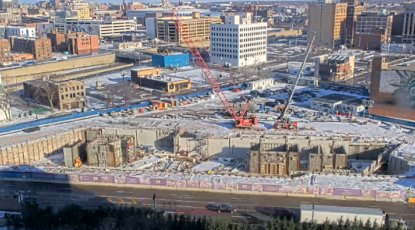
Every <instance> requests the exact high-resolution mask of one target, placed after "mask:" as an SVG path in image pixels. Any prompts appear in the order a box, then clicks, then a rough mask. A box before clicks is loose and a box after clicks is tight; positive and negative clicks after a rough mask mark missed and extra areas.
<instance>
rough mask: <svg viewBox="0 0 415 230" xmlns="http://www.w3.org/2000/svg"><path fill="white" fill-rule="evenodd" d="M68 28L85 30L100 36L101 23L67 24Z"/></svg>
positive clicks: (73, 30)
mask: <svg viewBox="0 0 415 230" xmlns="http://www.w3.org/2000/svg"><path fill="white" fill-rule="evenodd" d="M66 29H67V30H70V31H72V32H85V33H86V34H91V35H98V36H99V25H91V24H89V25H86V24H73V25H72V24H67V27H66Z"/></svg>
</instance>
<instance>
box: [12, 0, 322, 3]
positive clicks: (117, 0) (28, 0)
mask: <svg viewBox="0 0 415 230" xmlns="http://www.w3.org/2000/svg"><path fill="white" fill-rule="evenodd" d="M38 1H40V0H19V2H20V3H36V2H38ZM84 1H86V2H98V3H104V2H108V3H122V0H94V1H88V0H84ZM126 1H131V0H126ZM184 1H186V2H187V1H189V2H190V1H191V0H184ZM200 1H205V2H227V1H226V0H200ZM242 1H244V0H232V2H242ZM265 1H267V0H261V1H260V2H265ZM269 1H272V2H275V1H278V0H269ZM289 1H290V2H294V1H296V0H284V2H289ZM302 1H315V0H302ZM134 2H142V3H148V2H151V3H159V2H161V0H145V1H134ZM171 2H173V3H178V2H179V1H178V0H174V1H171ZM251 2H256V1H251Z"/></svg>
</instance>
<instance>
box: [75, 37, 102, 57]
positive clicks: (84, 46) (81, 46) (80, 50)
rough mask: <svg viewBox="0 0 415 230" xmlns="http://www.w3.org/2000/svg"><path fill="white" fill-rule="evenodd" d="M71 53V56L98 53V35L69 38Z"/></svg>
mask: <svg viewBox="0 0 415 230" xmlns="http://www.w3.org/2000/svg"><path fill="white" fill-rule="evenodd" d="M69 51H70V52H71V54H91V53H98V51H99V44H98V35H80V36H76V37H70V38H69Z"/></svg>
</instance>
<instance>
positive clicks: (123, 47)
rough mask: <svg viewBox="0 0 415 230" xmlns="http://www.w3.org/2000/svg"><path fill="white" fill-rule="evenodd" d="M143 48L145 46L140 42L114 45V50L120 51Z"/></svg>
mask: <svg viewBox="0 0 415 230" xmlns="http://www.w3.org/2000/svg"><path fill="white" fill-rule="evenodd" d="M142 46H143V44H142V43H141V42H138V41H134V42H121V43H115V44H114V45H113V47H114V49H119V50H126V49H137V48H141V47H142Z"/></svg>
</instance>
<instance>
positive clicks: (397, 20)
mask: <svg viewBox="0 0 415 230" xmlns="http://www.w3.org/2000/svg"><path fill="white" fill-rule="evenodd" d="M404 18H405V13H400V14H395V15H393V20H392V33H391V34H392V36H402V34H403V22H404Z"/></svg>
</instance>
